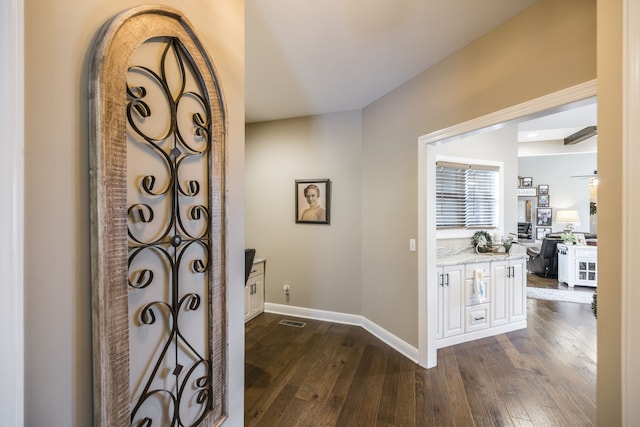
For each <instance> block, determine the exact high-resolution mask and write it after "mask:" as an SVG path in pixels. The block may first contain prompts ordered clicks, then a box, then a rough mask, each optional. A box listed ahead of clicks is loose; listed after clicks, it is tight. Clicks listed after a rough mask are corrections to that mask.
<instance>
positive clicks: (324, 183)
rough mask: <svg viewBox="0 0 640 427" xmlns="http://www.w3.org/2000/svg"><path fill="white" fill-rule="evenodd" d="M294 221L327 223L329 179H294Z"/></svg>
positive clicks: (329, 198) (329, 202)
mask: <svg viewBox="0 0 640 427" xmlns="http://www.w3.org/2000/svg"><path fill="white" fill-rule="evenodd" d="M295 191H296V206H295V207H296V222H297V223H303V224H304V223H306V224H329V223H330V222H329V219H330V217H331V181H330V180H328V179H296V190H295Z"/></svg>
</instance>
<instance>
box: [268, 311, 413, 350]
mask: <svg viewBox="0 0 640 427" xmlns="http://www.w3.org/2000/svg"><path fill="white" fill-rule="evenodd" d="M264 311H266V312H267V313H273V314H282V315H285V316H295V317H302V318H305V319H313V320H321V321H324V322H333V323H342V324H345V325H354V326H360V327H362V328H364V329H365V330H366V331H367V332H369V333H370V334H371V335H373V336H375V337H376V338H378V339H379V340H381V341H382V342H384V343H385V344H387V345H388V346H389V347H391V348H393V349H394V350H395V351H397V352H398V353H400V354H402V355H403V356H405V357H406V358H408V359H409V360H411V361H413V362H414V363H418V349H417V348H416V347H414V346H412V345H410V344H409V343H407V342H406V341H404V340H402V339H400V338H398V337H397V336H395V335H393V334H392V333H391V332H389V331H387V330H386V329H384V328H382V327H380V326H379V325H377V324H375V323H374V322H372V321H370V320H369V319H367V318H366V317H364V316H360V315H356V314H348V313H339V312H336V311H327V310H316V309H311V308H305V307H296V306H291V305H283V304H274V303H269V302H267V303H265V304H264Z"/></svg>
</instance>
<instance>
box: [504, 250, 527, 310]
mask: <svg viewBox="0 0 640 427" xmlns="http://www.w3.org/2000/svg"><path fill="white" fill-rule="evenodd" d="M509 268H510V272H509V271H507V273H508V274H507V275H508V276H510V277H509V293H510V294H511V298H510V299H511V304H510V307H509V321H511V322H518V321H520V320H526V319H527V288H526V286H527V285H526V276H525V274H524V260H518V261H515V260H513V261H511V262H510V264H509Z"/></svg>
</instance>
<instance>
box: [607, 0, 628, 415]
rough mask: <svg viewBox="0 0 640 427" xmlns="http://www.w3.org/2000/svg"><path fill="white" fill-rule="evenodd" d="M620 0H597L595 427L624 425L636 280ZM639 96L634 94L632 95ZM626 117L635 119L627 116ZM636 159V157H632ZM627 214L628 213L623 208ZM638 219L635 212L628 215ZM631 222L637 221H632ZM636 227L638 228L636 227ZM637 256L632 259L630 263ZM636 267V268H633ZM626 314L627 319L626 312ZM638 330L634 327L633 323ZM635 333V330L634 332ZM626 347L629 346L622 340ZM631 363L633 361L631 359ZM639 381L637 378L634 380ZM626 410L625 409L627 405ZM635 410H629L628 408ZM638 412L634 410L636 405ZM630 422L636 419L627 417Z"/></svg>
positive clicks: (621, 3) (621, 2)
mask: <svg viewBox="0 0 640 427" xmlns="http://www.w3.org/2000/svg"><path fill="white" fill-rule="evenodd" d="M623 3H624V2H623V1H621V0H607V1H599V2H598V142H599V149H598V175H599V177H600V185H599V188H598V234H599V235H598V246H599V250H598V276H599V277H600V278H606V283H607V285H608V286H599V287H598V425H599V426H619V425H623V424H622V418H621V411H622V407H621V403H622V401H623V397H624V396H623V395H622V393H621V392H622V390H621V387H620V386H621V382H622V376H621V355H622V351H621V347H622V346H623V341H622V339H621V332H620V331H621V328H622V320H623V318H622V317H621V314H624V311H623V310H621V308H622V309H624V305H623V307H621V301H622V293H621V290H622V287H623V286H625V285H626V286H634V287H637V286H638V285H637V280H633V282H632V283H625V284H624V285H621V283H622V277H623V275H622V268H623V266H624V264H623V252H622V243H623V236H624V235H625V234H626V233H627V232H628V231H627V230H625V229H624V228H623V219H624V216H623V215H624V213H625V208H626V209H629V207H627V205H626V201H625V200H624V199H623V195H622V191H623V187H622V186H623V182H624V179H623V173H624V172H625V171H624V169H623V165H624V164H625V162H624V161H623V156H624V153H623V133H622V128H623V123H624V122H623V117H622V116H623V108H622V107H623V90H624V88H623V78H622V76H623V72H622V71H623V63H622V61H623V58H622V52H623V39H622V28H623V24H622V22H623V21H622V17H623V13H622V5H623ZM632 96H637V94H632ZM630 120H637V119H636V118H631V119H630ZM636 161H638V160H637V159H636ZM627 212H629V211H627ZM632 215H633V216H632V218H637V213H635V212H633V213H632ZM633 222H635V221H633ZM633 228H634V229H637V228H636V227H635V225H634V226H633ZM634 262H635V263H637V262H638V260H631V263H632V264H633V263H634ZM634 270H636V271H637V269H634ZM626 316H628V318H630V316H631V315H630V314H629V313H627V314H626ZM631 327H632V328H633V330H637V325H632V326H631ZM636 336H637V333H636ZM624 345H627V344H626V343H625V344H624ZM636 358H637V355H636ZM632 363H635V361H632ZM636 379H637V378H636ZM625 403H626V404H628V405H631V407H633V406H635V407H636V408H637V406H638V405H637V395H636V396H626V402H625ZM627 410H629V409H627ZM631 411H633V408H631ZM636 411H637V409H636ZM628 421H630V424H627V425H634V424H636V423H637V421H638V420H637V419H635V420H628Z"/></svg>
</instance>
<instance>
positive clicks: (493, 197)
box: [436, 161, 500, 229]
mask: <svg viewBox="0 0 640 427" xmlns="http://www.w3.org/2000/svg"><path fill="white" fill-rule="evenodd" d="M499 179H500V167H499V166H495V165H487V164H481V163H477V164H469V163H456V162H451V161H438V162H437V163H436V227H437V228H438V229H445V228H497V227H498V194H499V192H498V190H499Z"/></svg>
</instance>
